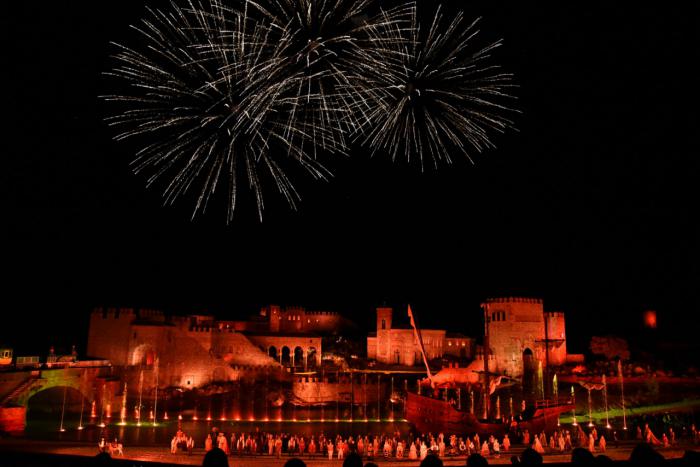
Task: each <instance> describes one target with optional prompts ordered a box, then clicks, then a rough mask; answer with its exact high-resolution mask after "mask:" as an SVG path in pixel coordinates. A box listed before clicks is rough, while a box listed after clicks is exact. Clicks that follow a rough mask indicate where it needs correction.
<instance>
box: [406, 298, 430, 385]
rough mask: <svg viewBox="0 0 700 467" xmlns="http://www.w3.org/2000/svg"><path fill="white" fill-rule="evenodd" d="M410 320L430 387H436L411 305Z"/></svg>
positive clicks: (409, 310) (409, 308) (409, 306)
mask: <svg viewBox="0 0 700 467" xmlns="http://www.w3.org/2000/svg"><path fill="white" fill-rule="evenodd" d="M408 318H409V319H410V321H411V327H412V328H413V334H414V336H415V338H416V341H418V348H420V353H421V355H422V356H423V363H424V364H425V370H426V371H427V372H428V379H429V380H430V387H431V388H434V387H435V382H434V381H433V374H432V373H431V372H430V366H428V357H426V355H425V347H423V338H422V337H421V335H420V330H419V329H418V326H417V325H416V321H415V320H414V318H413V313H412V312H411V305H408Z"/></svg>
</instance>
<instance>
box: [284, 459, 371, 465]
mask: <svg viewBox="0 0 700 467" xmlns="http://www.w3.org/2000/svg"><path fill="white" fill-rule="evenodd" d="M343 466H345V464H343ZM360 466H362V463H361V462H360ZM284 467H306V462H304V461H303V460H301V459H299V458H298V457H292V458H291V459H289V460H288V461H287V462H285V463H284Z"/></svg>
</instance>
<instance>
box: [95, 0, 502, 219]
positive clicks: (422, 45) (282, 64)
mask: <svg viewBox="0 0 700 467" xmlns="http://www.w3.org/2000/svg"><path fill="white" fill-rule="evenodd" d="M445 24H446V26H445ZM133 29H134V30H135V31H136V33H137V34H136V36H137V40H135V41H134V45H133V46H131V47H129V46H125V45H119V44H114V45H115V46H116V47H117V49H118V51H117V52H116V53H115V54H114V55H113V58H114V60H115V63H116V64H115V66H114V67H113V68H112V70H111V71H110V72H108V73H106V75H108V76H109V77H111V78H113V79H114V81H115V83H116V84H117V89H118V91H116V92H114V93H112V94H109V95H106V96H102V97H103V99H104V100H105V101H106V102H107V103H108V104H109V105H110V106H111V107H112V109H113V111H112V113H111V116H110V117H108V118H107V119H106V120H107V122H108V124H109V125H111V126H113V127H114V128H116V129H117V130H118V133H117V135H116V139H117V140H120V141H121V140H130V141H132V142H133V144H134V145H135V147H137V148H138V151H137V158H136V159H135V160H134V162H133V168H134V171H135V172H136V173H143V174H146V175H147V176H148V184H149V185H151V184H155V183H157V182H158V183H163V184H164V185H165V187H164V198H165V203H169V204H172V203H174V202H175V201H176V200H177V199H179V198H181V197H184V196H185V195H192V194H193V195H194V196H195V198H196V202H195V207H194V211H193V217H194V216H195V215H196V214H197V213H198V212H200V211H204V210H205V209H206V208H207V205H208V203H209V202H210V199H212V198H213V195H214V194H215V192H217V189H219V190H220V191H222V190H226V191H227V201H228V207H227V215H226V219H227V221H228V222H230V221H231V220H232V219H233V215H234V210H235V208H236V205H237V198H238V195H239V191H240V190H241V189H242V187H245V186H246V185H247V186H248V187H249V189H250V190H251V191H252V192H253V193H254V195H255V199H256V204H257V210H258V215H259V217H260V219H261V220H262V212H263V209H264V202H263V191H267V189H266V188H265V186H266V184H265V183H263V182H262V179H261V178H262V177H265V178H266V177H270V178H271V179H272V180H273V181H274V184H275V186H276V188H277V190H278V191H279V192H280V193H281V194H282V195H283V197H284V198H285V199H286V200H287V202H288V203H289V204H290V206H292V208H295V207H296V203H297V201H298V200H299V199H300V198H299V195H298V193H297V191H296V189H295V188H294V185H293V184H292V181H291V180H290V178H289V175H288V173H290V171H296V170H298V169H301V172H304V173H306V174H309V175H311V176H312V177H313V178H315V179H327V178H328V177H329V176H330V171H329V170H328V169H326V168H325V166H324V165H323V164H322V163H321V162H320V161H319V159H320V156H321V154H320V153H323V155H328V154H334V153H342V154H345V153H348V152H349V149H348V148H349V143H350V141H349V140H350V139H353V140H355V141H359V142H361V143H363V144H365V145H370V146H371V147H372V151H373V152H374V151H381V152H388V153H389V154H391V156H392V158H393V159H397V158H398V156H399V155H403V156H405V158H406V159H408V160H410V159H411V158H412V157H418V159H419V160H420V162H421V167H422V166H423V161H424V159H427V158H430V159H432V160H433V162H434V163H435V165H437V163H438V161H441V160H444V161H446V162H448V163H449V162H451V161H452V159H451V156H450V151H451V150H453V148H456V149H457V152H459V153H462V154H464V155H465V156H466V157H468V158H470V159H471V157H470V154H469V152H468V151H470V150H471V149H474V150H476V151H481V150H482V149H484V148H487V147H490V146H492V144H491V141H490V140H489V134H490V133H491V132H492V131H503V130H504V129H505V128H507V127H508V126H510V124H511V122H510V121H509V120H508V119H507V118H506V117H505V116H504V115H507V114H508V112H509V110H510V109H509V108H508V106H507V105H505V104H503V102H504V101H507V99H508V98H509V95H508V89H509V88H510V87H511V86H512V84H511V76H510V75H508V74H506V73H502V72H501V71H499V68H498V67H497V66H495V65H489V60H488V59H489V58H490V53H491V51H492V50H493V49H494V48H496V47H498V46H499V45H500V42H496V43H494V44H491V45H489V46H487V47H485V48H482V49H477V50H474V47H473V46H472V42H473V39H474V37H475V35H476V34H477V31H476V21H475V22H474V23H471V24H467V23H465V22H464V20H463V15H462V13H459V14H457V15H456V17H455V18H454V19H452V20H451V21H450V22H445V21H444V20H443V18H442V14H441V12H440V8H438V9H437V13H436V15H435V17H434V19H433V21H432V24H430V25H429V27H428V28H423V29H422V28H421V27H420V25H419V22H418V20H417V18H416V9H415V3H413V2H409V3H404V4H401V5H399V6H396V7H393V8H389V9H386V10H385V9H382V8H381V7H380V2H379V1H378V0H238V1H236V0H232V3H231V4H230V5H229V4H226V5H225V4H224V2H223V0H182V1H178V3H176V2H175V1H172V2H171V3H170V4H169V6H168V7H166V8H164V9H150V8H149V9H148V14H147V16H146V17H145V18H144V19H143V20H142V21H141V22H140V23H139V24H138V25H137V26H133ZM220 185H226V186H225V187H224V188H223V189H221V188H219V186H220Z"/></svg>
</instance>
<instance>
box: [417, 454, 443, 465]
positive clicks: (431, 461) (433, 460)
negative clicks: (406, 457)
mask: <svg viewBox="0 0 700 467" xmlns="http://www.w3.org/2000/svg"><path fill="white" fill-rule="evenodd" d="M420 467H442V460H441V459H440V458H439V457H438V456H436V455H434V454H428V455H427V456H425V459H423V460H422V461H421V462H420Z"/></svg>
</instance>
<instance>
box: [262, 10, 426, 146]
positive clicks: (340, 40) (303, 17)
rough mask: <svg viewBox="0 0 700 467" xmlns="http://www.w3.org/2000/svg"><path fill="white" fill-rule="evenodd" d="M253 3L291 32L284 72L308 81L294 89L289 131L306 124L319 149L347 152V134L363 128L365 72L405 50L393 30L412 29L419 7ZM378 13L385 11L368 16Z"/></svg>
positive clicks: (265, 17)
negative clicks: (362, 82)
mask: <svg viewBox="0 0 700 467" xmlns="http://www.w3.org/2000/svg"><path fill="white" fill-rule="evenodd" d="M250 5H251V10H252V9H253V7H254V9H255V10H256V11H257V13H259V14H260V15H261V17H262V18H264V19H265V20H267V21H270V23H271V24H273V25H277V26H279V27H280V29H283V30H284V29H290V30H291V31H292V34H291V35H290V36H288V37H287V39H288V40H289V43H288V44H286V47H285V49H286V51H287V53H288V58H289V59H288V60H287V62H286V65H287V66H286V69H285V70H286V72H287V73H291V74H301V75H302V76H303V79H301V80H299V81H298V85H297V87H296V88H294V89H291V91H292V94H291V97H292V99H290V101H289V102H290V106H289V107H288V108H287V118H288V128H295V127H297V126H298V125H299V124H301V125H302V126H304V127H307V128H310V129H311V131H312V134H311V138H310V139H311V141H310V142H311V143H312V146H313V147H314V148H320V149H323V150H327V151H333V152H335V151H337V152H345V150H346V147H347V141H346V135H347V134H349V133H351V132H354V131H356V130H357V129H358V128H359V123H358V117H359V116H360V114H359V113H358V110H361V109H362V108H363V105H362V104H363V103H362V102H361V94H360V93H359V92H357V83H358V79H361V77H362V74H363V72H362V71H363V70H371V69H375V68H377V67H378V66H380V62H381V61H382V60H385V59H387V56H391V55H393V54H395V53H397V51H400V49H401V46H402V45H403V44H404V42H405V40H404V38H403V37H402V36H401V35H396V34H389V32H391V31H393V30H399V31H403V30H404V29H405V28H408V27H410V26H411V23H410V21H411V18H412V17H413V16H414V14H415V5H414V3H405V4H402V5H399V6H396V7H393V8H390V9H388V10H381V9H379V8H378V5H379V2H378V1H377V0H332V1H331V0H267V1H265V0H261V1H259V2H251V3H250ZM373 10H378V11H380V13H378V14H370V13H368V12H370V11H373ZM316 129H319V130H320V134H317V133H316V131H315V130H316ZM329 135H330V139H329V137H328V136H329ZM287 136H288V137H290V136H293V135H287ZM300 144H303V141H302V142H300Z"/></svg>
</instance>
